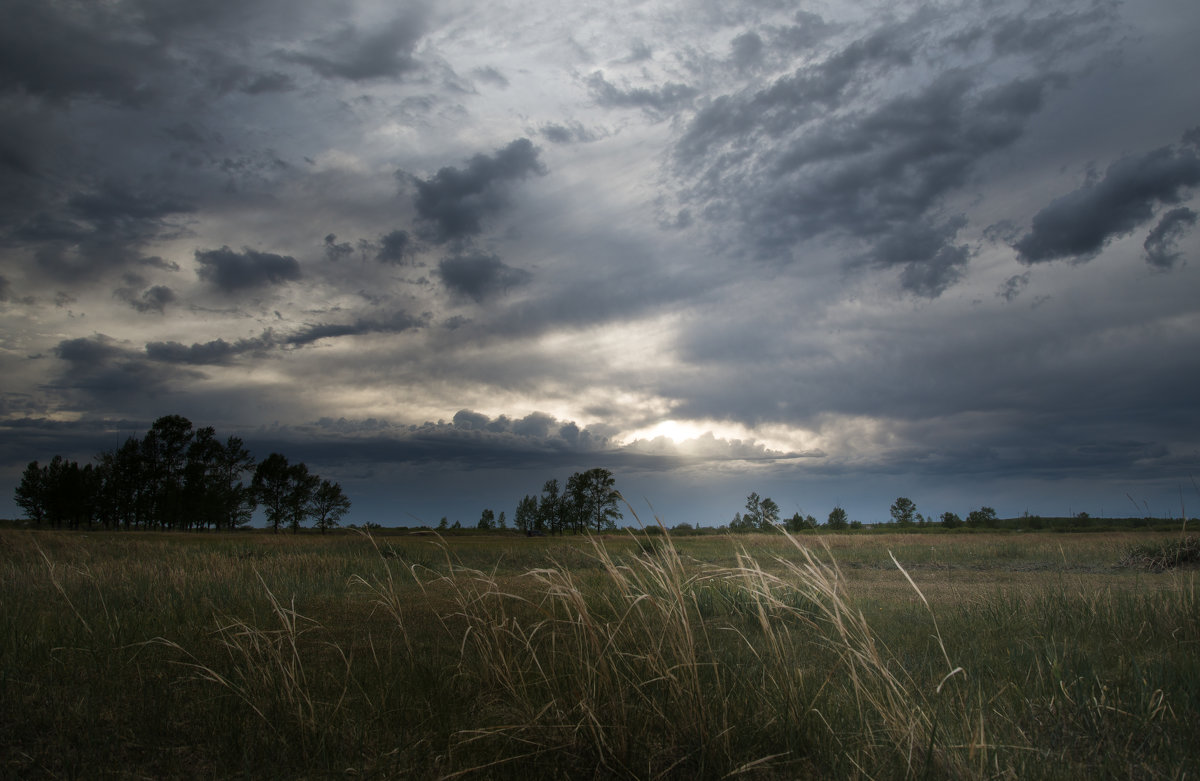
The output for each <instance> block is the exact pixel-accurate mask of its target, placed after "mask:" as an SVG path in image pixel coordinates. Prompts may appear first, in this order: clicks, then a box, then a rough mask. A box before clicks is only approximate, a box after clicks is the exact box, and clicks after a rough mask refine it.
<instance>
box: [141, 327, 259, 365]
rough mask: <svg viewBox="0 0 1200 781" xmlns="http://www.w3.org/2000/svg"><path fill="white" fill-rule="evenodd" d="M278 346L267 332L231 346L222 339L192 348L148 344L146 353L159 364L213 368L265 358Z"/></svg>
mask: <svg viewBox="0 0 1200 781" xmlns="http://www.w3.org/2000/svg"><path fill="white" fill-rule="evenodd" d="M277 343H278V339H277V338H276V336H275V334H274V333H273V332H272V331H270V330H267V331H264V332H263V333H262V335H261V336H257V337H254V338H250V339H238V340H237V341H235V342H232V343H231V342H227V341H225V340H224V339H214V340H212V341H209V342H204V343H199V342H196V343H194V344H191V345H185V344H181V343H180V342H148V343H147V344H146V348H145V349H146V356H147V357H148V358H149V359H150V360H152V361H157V362H159V363H177V364H188V365H192V366H204V365H214V366H216V365H222V364H228V363H231V362H232V361H233V360H234V359H235V358H237V357H238V356H241V355H243V354H246V353H250V354H253V355H257V356H262V355H265V354H266V352H267V351H268V350H271V349H273V348H274V347H275V346H276V345H277Z"/></svg>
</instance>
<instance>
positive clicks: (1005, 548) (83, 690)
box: [0, 530, 1200, 779]
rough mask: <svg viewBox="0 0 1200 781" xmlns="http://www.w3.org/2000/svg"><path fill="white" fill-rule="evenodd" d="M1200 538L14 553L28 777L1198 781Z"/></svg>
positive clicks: (6, 770) (715, 539) (7, 675)
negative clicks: (1153, 561) (1182, 542)
mask: <svg viewBox="0 0 1200 781" xmlns="http://www.w3.org/2000/svg"><path fill="white" fill-rule="evenodd" d="M1179 539H1180V537H1179V535H1178V534H1174V535H1172V534H1157V533H1152V532H1144V533H1140V534H1139V533H1132V532H1122V533H1114V534H1092V535H1045V534H1042V535H1036V534H979V533H976V534H970V535H902V534H886V535H885V534H877V535H830V536H823V537H810V536H803V537H799V538H789V537H787V536H785V535H782V534H781V535H777V536H768V535H744V536H734V537H725V536H715V535H695V536H686V537H665V536H656V537H652V538H650V539H649V540H637V539H634V538H632V537H630V536H628V535H621V534H617V535H609V536H606V537H604V538H584V537H581V538H574V537H569V538H565V539H554V538H534V539H526V538H514V537H503V536H495V537H486V536H480V535H473V536H462V537H455V538H447V539H444V540H443V539H441V538H439V537H436V536H432V535H424V536H416V535H386V536H379V537H377V538H374V539H373V538H368V537H364V536H361V535H354V534H339V535H327V536H320V535H303V534H302V535H278V536H276V535H269V534H254V533H237V534H228V535H219V534H158V533H130V534H126V533H120V534H103V533H100V534H87V533H66V532H36V531H11V530H7V531H0V702H3V703H5V707H4V708H2V709H0V730H2V731H3V734H4V735H5V740H4V741H3V742H2V743H0V775H2V776H3V777H12V778H39V777H41V778H62V777H72V778H76V777H89V778H90V777H118V778H120V777H130V778H132V777H139V778H140V777H230V776H234V777H236V776H241V775H247V776H249V775H254V776H259V775H261V773H262V772H263V769H264V768H270V769H271V774H272V775H273V776H278V777H291V778H313V777H325V776H339V777H341V776H346V775H353V776H354V777H360V778H361V777H367V778H390V777H396V776H409V777H417V778H449V777H476V778H508V777H520V778H522V779H537V778H568V777H569V778H575V777H604V778H608V777H618V778H653V777H662V778H726V777H735V776H736V777H750V778H795V777H831V778H834V777H835V778H843V777H867V778H910V777H911V778H977V777H978V778H982V777H1014V778H1047V779H1054V778H1078V777H1122V778H1125V777H1146V778H1152V777H1160V776H1161V777H1170V778H1181V777H1184V776H1188V775H1195V774H1196V772H1197V771H1198V770H1200V749H1198V748H1196V746H1195V740H1194V734H1193V733H1194V727H1195V724H1197V723H1200V653H1198V651H1200V599H1198V594H1197V584H1196V569H1195V566H1194V564H1188V563H1187V562H1182V563H1181V565H1177V566H1175V567H1172V568H1171V569H1169V570H1168V571H1156V570H1154V569H1152V568H1151V569H1147V568H1140V567H1135V566H1125V565H1127V564H1128V560H1127V559H1128V555H1129V552H1130V551H1134V550H1143V549H1145V550H1150V549H1151V548H1154V549H1155V550H1157V549H1158V548H1163V549H1166V550H1173V549H1174V548H1173V547H1172V546H1176V545H1177V541H1178V540H1179ZM1155 546H1158V547H1155Z"/></svg>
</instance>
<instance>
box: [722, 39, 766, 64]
mask: <svg viewBox="0 0 1200 781" xmlns="http://www.w3.org/2000/svg"><path fill="white" fill-rule="evenodd" d="M729 50H730V51H729V59H730V60H732V62H733V64H734V66H735V67H737V68H738V69H739V70H751V69H753V68H757V67H758V66H759V65H760V64H762V61H763V52H764V50H765V45H764V44H763V39H762V38H760V37H759V36H758V34H757V33H755V32H744V33H742V34H741V35H739V36H738V37H736V38H734V39H733V41H732V42H731V43H730V45H729Z"/></svg>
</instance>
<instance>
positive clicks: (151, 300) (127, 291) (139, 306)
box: [113, 285, 177, 314]
mask: <svg viewBox="0 0 1200 781" xmlns="http://www.w3.org/2000/svg"><path fill="white" fill-rule="evenodd" d="M113 295H114V296H116V297H117V298H119V299H120V300H122V301H125V302H126V303H128V304H129V305H130V306H131V307H133V308H134V309H136V310H137V311H139V312H158V313H159V314H162V313H163V311H164V310H165V309H166V307H167V304H173V303H174V302H175V301H176V299H177V296H176V295H175V291H174V290H171V288H169V287H167V286H166V285H154V286H152V287H149V288H146V289H145V290H143V291H142V292H141V293H140V294H139V293H138V292H137V291H136V290H134V289H132V288H127V287H124V288H117V290H115V291H114V292H113Z"/></svg>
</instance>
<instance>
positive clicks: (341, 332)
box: [145, 311, 428, 366]
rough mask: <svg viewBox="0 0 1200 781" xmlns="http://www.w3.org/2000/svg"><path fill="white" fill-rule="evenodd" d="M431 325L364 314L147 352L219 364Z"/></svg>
mask: <svg viewBox="0 0 1200 781" xmlns="http://www.w3.org/2000/svg"><path fill="white" fill-rule="evenodd" d="M427 325H428V318H427V317H426V316H419V317H418V316H414V315H410V314H408V313H407V312H403V311H397V312H392V313H390V314H387V315H385V316H383V317H361V318H358V319H356V320H354V321H353V322H350V323H312V324H309V325H306V326H304V327H302V328H299V329H297V330H295V331H292V332H289V333H285V332H282V331H278V330H275V329H270V328H268V329H267V330H265V331H263V332H262V333H261V334H259V335H258V336H255V337H251V338H246V339H238V340H236V341H233V342H227V341H225V340H224V339H214V340H212V341H208V342H195V343H193V344H190V345H185V344H183V343H181V342H175V341H170V342H148V343H147V344H146V348H145V353H146V356H147V357H148V358H149V359H150V360H152V361H156V362H159V363H169V364H186V365H191V366H204V365H214V366H216V365H226V364H230V363H233V362H234V361H235V360H236V359H237V358H240V357H241V356H243V355H249V356H251V357H254V358H262V357H265V356H267V355H268V354H269V353H270V352H271V351H275V350H280V349H286V348H296V347H304V346H306V345H310V344H313V343H315V342H318V341H320V340H322V339H337V338H341V337H346V336H364V335H369V334H399V333H404V332H405V331H412V330H416V329H419V328H424V327H426V326H427Z"/></svg>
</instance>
